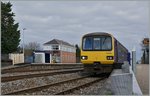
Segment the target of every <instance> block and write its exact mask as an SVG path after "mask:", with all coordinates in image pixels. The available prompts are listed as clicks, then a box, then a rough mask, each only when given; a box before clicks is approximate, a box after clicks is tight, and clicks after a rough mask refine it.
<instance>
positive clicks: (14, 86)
mask: <svg viewBox="0 0 150 96" xmlns="http://www.w3.org/2000/svg"><path fill="white" fill-rule="evenodd" d="M74 77H80V75H79V73H70V74H61V75H53V76H44V77H35V78H28V79H21V80H16V81H10V82H5V83H1V93H2V94H5V93H9V92H13V91H14V90H15V91H16V90H20V89H25V88H31V87H36V86H41V85H46V84H50V83H54V82H58V81H62V79H63V80H67V79H71V78H74Z"/></svg>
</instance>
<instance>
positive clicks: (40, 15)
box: [11, 1, 149, 59]
mask: <svg viewBox="0 0 150 96" xmlns="http://www.w3.org/2000/svg"><path fill="white" fill-rule="evenodd" d="M11 3H12V4H13V7H12V9H13V12H14V13H15V15H16V16H15V20H16V21H17V22H19V25H20V26H19V29H20V30H21V40H22V29H23V28H26V29H27V30H25V32H24V39H25V43H28V42H33V41H36V42H38V43H40V44H43V43H45V42H47V41H50V40H52V39H54V38H56V39H60V40H64V41H67V42H69V43H71V44H80V43H81V42H80V40H81V37H82V35H84V34H86V33H89V32H108V33H110V34H112V35H114V37H115V38H116V39H117V40H119V41H120V42H121V43H122V44H123V45H124V46H125V47H126V48H128V50H129V51H131V50H132V49H133V46H135V47H136V50H137V58H138V59H140V57H141V54H142V52H141V47H140V41H141V40H142V39H143V38H144V37H148V36H149V32H148V31H149V30H148V27H149V25H148V24H149V6H148V1H70V2H69V1H55V2H54V1H11ZM20 43H21V44H22V42H20Z"/></svg>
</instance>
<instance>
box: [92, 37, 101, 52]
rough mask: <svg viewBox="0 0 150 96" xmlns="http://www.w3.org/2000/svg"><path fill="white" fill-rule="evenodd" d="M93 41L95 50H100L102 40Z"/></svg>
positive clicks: (95, 39)
mask: <svg viewBox="0 0 150 96" xmlns="http://www.w3.org/2000/svg"><path fill="white" fill-rule="evenodd" d="M93 40H94V41H93V49H95V50H100V38H94V39H93Z"/></svg>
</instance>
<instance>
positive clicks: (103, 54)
mask: <svg viewBox="0 0 150 96" xmlns="http://www.w3.org/2000/svg"><path fill="white" fill-rule="evenodd" d="M111 37H112V50H111V51H83V50H81V56H87V57H88V59H87V60H82V59H81V62H82V63H83V64H93V63H94V62H100V63H101V64H113V63H114V60H107V56H113V57H114V38H113V36H111Z"/></svg>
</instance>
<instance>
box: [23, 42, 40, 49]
mask: <svg viewBox="0 0 150 96" xmlns="http://www.w3.org/2000/svg"><path fill="white" fill-rule="evenodd" d="M25 49H29V50H32V51H35V50H40V49H41V46H40V44H39V43H37V42H29V43H28V44H25Z"/></svg>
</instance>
